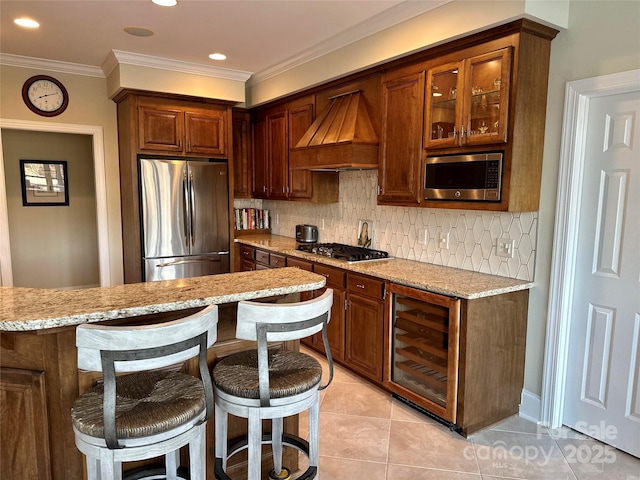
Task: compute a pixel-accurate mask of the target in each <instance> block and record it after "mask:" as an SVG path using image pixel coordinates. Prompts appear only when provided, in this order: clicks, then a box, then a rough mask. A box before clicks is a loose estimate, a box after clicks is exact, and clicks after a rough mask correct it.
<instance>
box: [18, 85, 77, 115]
mask: <svg viewBox="0 0 640 480" xmlns="http://www.w3.org/2000/svg"><path fill="white" fill-rule="evenodd" d="M22 99H23V100H24V103H25V104H26V105H27V107H29V110H31V111H32V112H34V113H37V114H38V115H42V116H43V117H55V116H56V115H60V114H61V113H62V112H64V111H65V110H66V109H67V105H69V94H68V93H67V89H66V88H64V85H63V84H62V83H61V82H60V81H59V80H56V79H55V78H53V77H50V76H48V75H36V76H34V77H31V78H30V79H28V80H27V81H26V82H24V85H23V86H22Z"/></svg>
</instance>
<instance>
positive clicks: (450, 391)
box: [391, 285, 460, 423]
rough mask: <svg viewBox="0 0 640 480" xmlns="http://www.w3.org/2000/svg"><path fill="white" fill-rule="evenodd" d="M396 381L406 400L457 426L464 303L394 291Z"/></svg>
mask: <svg viewBox="0 0 640 480" xmlns="http://www.w3.org/2000/svg"><path fill="white" fill-rule="evenodd" d="M392 287H393V288H392V291H393V290H399V291H395V292H394V296H393V335H392V339H393V340H392V341H393V351H392V357H391V358H392V365H391V367H392V368H391V381H392V383H393V384H394V385H395V386H396V387H397V390H398V391H397V392H396V393H399V394H400V395H401V396H403V395H404V396H405V397H407V398H408V399H409V400H411V401H413V402H414V403H417V404H418V405H420V406H421V407H423V408H426V409H427V410H430V411H432V412H433V413H435V414H436V415H438V416H440V417H442V418H444V419H446V420H449V421H450V422H452V423H455V421H456V400H457V388H458V353H459V352H458V346H459V319H460V301H459V300H457V299H454V298H450V297H445V296H442V295H437V294H432V293H429V292H424V291H421V290H415V289H410V288H407V287H401V286H398V285H392Z"/></svg>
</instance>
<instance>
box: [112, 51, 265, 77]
mask: <svg viewBox="0 0 640 480" xmlns="http://www.w3.org/2000/svg"><path fill="white" fill-rule="evenodd" d="M120 64H125V65H135V66H138V67H150V68H157V69H160V70H170V71H173V72H179V73H188V74H192V75H203V76H206V77H214V78H221V79H224V80H235V81H238V82H246V81H247V80H248V79H249V77H250V76H251V75H253V72H245V71H243V70H232V69H230V68H220V67H212V66H209V65H202V64H199V63H191V62H183V61H181V60H170V59H167V58H161V57H153V56H151V55H141V54H138V53H131V52H123V51H121V50H111V52H110V53H109V55H108V56H107V59H106V60H105V61H104V62H103V63H102V72H103V73H104V75H105V76H108V75H109V74H110V73H111V72H112V71H113V69H114V68H115V67H116V66H117V65H120Z"/></svg>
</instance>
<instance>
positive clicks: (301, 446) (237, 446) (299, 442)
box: [214, 433, 318, 480]
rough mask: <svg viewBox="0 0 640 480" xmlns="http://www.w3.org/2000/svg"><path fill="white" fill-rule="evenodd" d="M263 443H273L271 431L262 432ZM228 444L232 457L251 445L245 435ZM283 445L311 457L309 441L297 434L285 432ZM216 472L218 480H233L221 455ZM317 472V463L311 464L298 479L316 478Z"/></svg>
mask: <svg viewBox="0 0 640 480" xmlns="http://www.w3.org/2000/svg"><path fill="white" fill-rule="evenodd" d="M262 443H267V444H268V443H271V433H263V434H262ZM228 445H229V447H228V449H227V452H228V456H227V458H231V457H232V456H233V455H235V454H236V453H238V452H239V451H241V450H244V449H245V448H247V446H248V445H249V441H248V437H247V436H246V435H244V436H242V437H239V438H235V439H233V440H230V441H229V442H228ZM282 445H286V446H288V447H293V448H295V449H296V450H298V451H300V452H302V453H304V454H305V455H306V456H307V457H309V442H307V441H306V440H305V439H303V438H301V437H299V436H297V435H292V434H290V433H284V434H283V435H282ZM214 473H215V477H216V479H217V480H233V479H232V478H231V477H229V475H227V473H226V472H225V471H224V470H222V458H220V457H216V462H215V469H214ZM317 473H318V467H317V466H315V465H313V466H310V467H309V468H307V469H306V470H305V472H304V473H303V474H302V475H300V476H299V477H297V480H311V479H313V478H316V475H317Z"/></svg>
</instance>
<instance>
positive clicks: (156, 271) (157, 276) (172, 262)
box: [144, 254, 229, 282]
mask: <svg viewBox="0 0 640 480" xmlns="http://www.w3.org/2000/svg"><path fill="white" fill-rule="evenodd" d="M144 266H145V268H144V270H145V271H144V280H145V281H146V282H153V281H156V280H175V279H177V278H188V277H200V276H203V275H216V274H218V273H229V255H228V254H226V255H198V256H189V257H173V258H147V259H145V262H144Z"/></svg>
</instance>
